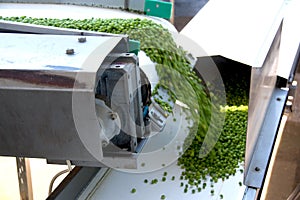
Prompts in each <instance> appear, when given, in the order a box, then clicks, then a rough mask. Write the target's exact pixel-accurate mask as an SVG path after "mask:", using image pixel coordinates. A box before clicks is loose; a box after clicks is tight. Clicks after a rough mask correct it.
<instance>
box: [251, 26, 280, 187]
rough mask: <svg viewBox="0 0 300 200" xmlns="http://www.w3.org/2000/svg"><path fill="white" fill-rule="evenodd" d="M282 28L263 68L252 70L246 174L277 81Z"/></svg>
mask: <svg viewBox="0 0 300 200" xmlns="http://www.w3.org/2000/svg"><path fill="white" fill-rule="evenodd" d="M281 28H282V27H281V26H279V27H278V31H277V34H276V36H275V38H274V40H273V43H272V45H271V47H270V49H269V52H268V54H267V56H266V58H265V61H264V64H263V66H262V67H261V68H252V71H251V82H250V94H249V98H250V100H249V109H248V126H247V139H246V156H245V173H246V174H247V172H248V168H249V163H250V160H251V158H252V154H253V152H254V148H255V145H256V143H257V141H258V139H259V134H260V131H261V127H262V124H263V121H264V118H265V116H266V110H267V108H268V105H269V102H270V100H271V97H272V93H273V90H274V88H275V84H276V80H277V74H276V71H277V68H278V58H279V50H280V39H281ZM250 186H251V185H250Z"/></svg>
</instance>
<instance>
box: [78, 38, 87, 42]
mask: <svg viewBox="0 0 300 200" xmlns="http://www.w3.org/2000/svg"><path fill="white" fill-rule="evenodd" d="M78 42H80V43H84V42H86V37H80V38H78Z"/></svg>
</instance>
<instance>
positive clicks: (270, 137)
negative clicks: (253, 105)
mask: <svg viewBox="0 0 300 200" xmlns="http://www.w3.org/2000/svg"><path fill="white" fill-rule="evenodd" d="M287 95H288V89H287V90H283V89H279V88H275V89H274V91H273V94H272V97H271V101H270V104H269V107H268V109H267V111H266V115H265V119H264V122H263V124H262V127H261V130H260V133H259V136H258V140H257V143H256V146H255V150H254V153H253V156H252V159H251V162H250V164H249V170H248V172H247V174H246V175H245V185H247V186H248V187H253V188H262V185H263V182H264V178H265V175H266V172H267V170H268V163H269V160H270V157H271V154H272V150H273V144H274V142H275V140H276V135H277V131H278V127H279V125H280V121H281V116H282V113H283V110H284V107H285V102H286V99H287Z"/></svg>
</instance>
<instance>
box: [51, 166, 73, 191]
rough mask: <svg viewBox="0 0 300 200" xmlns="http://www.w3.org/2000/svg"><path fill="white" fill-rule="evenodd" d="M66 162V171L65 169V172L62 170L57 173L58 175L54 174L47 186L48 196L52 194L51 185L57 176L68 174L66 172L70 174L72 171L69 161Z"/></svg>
mask: <svg viewBox="0 0 300 200" xmlns="http://www.w3.org/2000/svg"><path fill="white" fill-rule="evenodd" d="M66 162H67V165H68V169H65V170H62V171H60V172H58V173H57V174H55V176H54V177H53V178H52V179H51V182H50V185H49V191H48V195H50V194H51V193H52V188H53V184H54V182H55V180H56V179H57V178H58V177H59V176H61V175H63V174H65V173H68V172H70V171H71V170H72V167H71V162H70V160H67V161H66Z"/></svg>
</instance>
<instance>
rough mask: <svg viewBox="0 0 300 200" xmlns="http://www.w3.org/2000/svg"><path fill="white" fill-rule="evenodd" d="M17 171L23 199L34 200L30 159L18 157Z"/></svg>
mask: <svg viewBox="0 0 300 200" xmlns="http://www.w3.org/2000/svg"><path fill="white" fill-rule="evenodd" d="M16 161H17V172H18V180H19V190H20V199H21V200H33V192H32V183H31V171H30V164H29V159H28V158H24V157H17V158H16Z"/></svg>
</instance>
